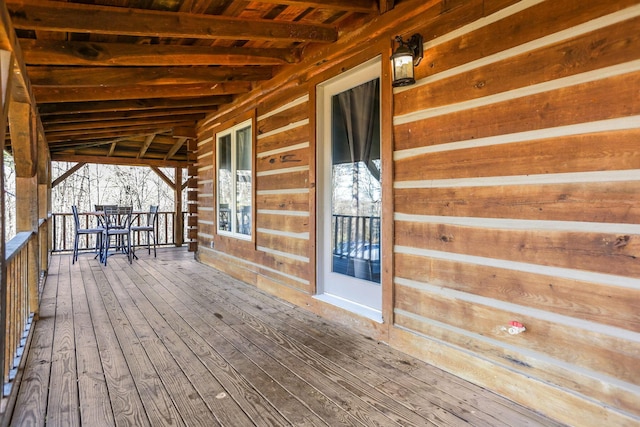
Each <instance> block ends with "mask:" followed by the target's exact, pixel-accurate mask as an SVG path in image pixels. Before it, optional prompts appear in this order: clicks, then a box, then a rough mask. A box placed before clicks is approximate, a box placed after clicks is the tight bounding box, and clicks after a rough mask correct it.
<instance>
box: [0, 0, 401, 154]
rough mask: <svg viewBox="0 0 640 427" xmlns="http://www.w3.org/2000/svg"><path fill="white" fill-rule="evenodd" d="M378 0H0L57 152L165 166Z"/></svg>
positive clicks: (373, 9) (371, 12)
mask: <svg viewBox="0 0 640 427" xmlns="http://www.w3.org/2000/svg"><path fill="white" fill-rule="evenodd" d="M380 1H381V2H382V5H379V4H378V1H376V0H351V1H348V2H347V1H343V0H312V1H303V0H260V1H252V2H248V1H244V0H184V1H183V0H66V1H53V0H7V1H5V2H3V3H4V4H2V5H0V7H2V8H3V9H4V10H5V11H6V12H5V13H6V14H7V15H8V16H10V19H11V24H12V25H13V27H14V28H15V29H16V34H17V37H18V41H19V45H20V47H21V51H22V55H23V59H24V63H25V64H26V73H27V74H28V76H29V84H30V87H31V90H32V93H33V95H34V97H35V100H36V103H37V109H38V112H39V114H40V118H41V121H42V124H43V128H44V132H45V135H46V138H47V141H48V143H49V145H50V150H51V153H52V159H54V160H62V159H65V160H67V161H75V162H95V161H98V160H99V159H100V158H101V157H104V158H107V157H108V159H109V160H108V162H113V163H118V162H121V163H122V164H140V163H142V164H145V162H147V163H146V164H149V165H156V166H158V167H160V166H163V164H162V163H157V162H162V161H165V162H167V164H172V165H175V164H182V165H187V164H188V162H189V156H188V153H187V147H188V145H189V144H187V143H186V142H187V141H189V139H193V137H194V135H195V127H196V124H197V122H198V121H199V120H202V119H203V118H204V117H205V116H206V114H208V113H212V112H215V111H216V110H217V108H218V106H221V105H224V104H229V103H233V102H234V100H235V99H236V98H237V97H238V96H241V95H243V94H245V93H247V92H249V91H251V90H252V89H253V88H254V87H256V86H257V85H258V84H260V83H261V82H265V81H268V80H270V79H271V78H273V77H274V76H275V75H276V74H277V73H278V71H279V70H280V67H281V66H283V65H286V64H291V63H296V62H300V61H301V60H302V58H303V56H304V52H305V51H306V48H307V46H310V45H314V44H317V45H325V46H326V45H328V44H331V43H335V42H336V41H337V40H338V37H339V34H343V33H344V32H345V31H346V30H348V29H349V28H348V26H349V25H354V24H353V23H355V22H362V19H371V18H373V17H375V16H377V15H378V14H379V13H381V11H383V12H384V11H386V10H388V9H389V8H390V6H389V4H391V5H393V1H391V2H390V1H388V0H380ZM391 7H393V6H391ZM5 8H6V9H5ZM7 15H5V16H7ZM9 136H10V135H9ZM10 148H11V146H10V141H9V149H10ZM191 161H193V160H191ZM100 162H104V163H107V161H98V163H100Z"/></svg>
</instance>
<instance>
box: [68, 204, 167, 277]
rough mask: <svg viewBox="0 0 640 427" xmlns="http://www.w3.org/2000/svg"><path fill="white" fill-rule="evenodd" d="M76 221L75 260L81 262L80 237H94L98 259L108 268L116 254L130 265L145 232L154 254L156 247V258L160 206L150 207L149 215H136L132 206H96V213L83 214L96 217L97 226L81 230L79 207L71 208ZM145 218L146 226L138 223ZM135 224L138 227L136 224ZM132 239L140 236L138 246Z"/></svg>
mask: <svg viewBox="0 0 640 427" xmlns="http://www.w3.org/2000/svg"><path fill="white" fill-rule="evenodd" d="M71 210H72V212H73V220H74V224H75V236H74V242H73V260H72V263H75V262H76V261H77V260H78V247H79V242H80V236H90V235H94V236H95V239H96V240H95V241H96V245H95V252H96V258H99V260H100V262H101V263H103V264H104V265H107V259H108V257H109V256H110V255H113V254H115V253H122V254H124V255H126V257H127V259H128V261H129V263H132V262H133V259H134V258H137V256H136V254H135V247H136V246H138V245H139V243H140V234H141V233H146V235H147V239H146V246H147V250H148V253H149V254H151V245H152V244H153V256H154V257H155V256H156V223H157V217H158V206H153V205H152V206H150V207H149V210H148V211H146V212H136V211H134V210H133V207H131V206H118V205H95V210H94V211H92V212H86V213H83V214H82V215H93V216H95V218H96V221H95V224H94V225H92V226H91V227H88V226H87V227H86V228H82V227H81V225H80V214H79V213H78V207H77V206H76V205H73V206H71ZM141 215H145V216H146V223H144V224H140V221H136V220H137V219H138V217H139V216H141ZM134 224H135V225H134ZM133 236H137V238H138V240H137V244H136V242H133V240H132V238H133ZM110 250H112V252H111V253H110V252H109V251H110Z"/></svg>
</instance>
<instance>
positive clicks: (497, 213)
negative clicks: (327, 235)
mask: <svg viewBox="0 0 640 427" xmlns="http://www.w3.org/2000/svg"><path fill="white" fill-rule="evenodd" d="M638 28H640V0H615V1H611V0H588V1H582V2H551V1H539V0H521V1H514V0H447V1H444V0H443V1H441V2H438V1H431V2H420V1H417V0H407V1H406V2H399V3H398V4H397V5H396V7H395V8H394V10H391V11H389V12H387V13H385V14H383V15H381V16H380V17H379V18H377V19H375V20H373V21H372V23H370V24H367V25H364V26H363V30H362V32H361V34H349V36H348V37H342V38H341V39H340V40H338V42H337V43H336V44H335V45H331V46H322V47H314V46H309V47H308V50H307V51H306V53H305V55H304V57H303V60H302V62H301V63H300V64H296V65H290V66H285V67H283V70H282V72H281V73H279V74H277V75H276V76H275V77H274V79H273V80H272V81H270V82H268V83H265V84H263V85H261V86H260V87H259V88H257V89H256V90H255V91H254V92H253V93H252V94H250V95H247V96H244V97H240V98H238V100H237V102H236V104H235V105H234V107H236V108H238V111H233V110H222V111H220V112H218V113H215V114H212V116H211V117H209V118H208V119H207V120H205V121H204V122H203V123H201V135H200V138H199V139H200V141H201V145H200V146H199V154H200V156H199V164H200V165H201V167H202V169H201V172H200V175H199V179H203V180H204V181H205V182H204V183H203V184H201V187H199V188H202V191H204V192H205V193H207V194H213V195H214V197H213V200H211V199H210V198H209V196H203V197H202V198H200V199H199V201H200V203H201V208H202V209H204V211H199V218H200V221H201V222H200V226H201V228H200V230H201V231H202V234H201V235H200V246H199V254H198V256H199V257H200V259H201V260H202V261H204V262H206V263H208V264H210V265H213V266H215V267H217V268H219V269H221V270H223V271H225V272H228V273H229V274H231V275H233V276H235V277H238V278H240V279H242V280H244V281H246V282H249V283H253V284H256V285H257V286H259V287H261V288H263V289H266V290H268V291H269V292H272V293H276V294H278V295H280V296H282V297H283V298H285V299H286V300H288V301H290V302H293V303H295V304H298V305H301V306H304V307H306V308H308V309H310V310H313V311H314V312H316V313H319V314H322V315H325V316H331V317H334V318H337V319H339V320H340V321H341V322H343V323H347V324H349V325H351V326H352V327H354V328H362V329H363V330H364V329H367V328H369V329H368V330H371V331H372V333H371V336H373V337H375V338H383V339H385V340H388V342H389V343H390V344H391V345H392V346H394V347H397V348H400V349H402V350H404V351H407V352H409V353H411V354H413V355H416V356H418V357H421V358H423V359H424V360H427V361H429V362H431V363H433V364H435V365H437V366H438V367H440V368H443V369H446V370H448V371H450V372H452V373H454V374H456V375H458V376H460V377H463V378H465V379H468V380H471V381H473V382H475V383H477V384H480V385H482V386H484V387H486V388H488V389H491V390H493V391H495V392H497V393H500V394H502V395H505V396H507V397H509V398H510V399H513V400H514V401H517V402H519V403H522V404H524V405H527V406H530V407H532V408H535V409H536V410H538V411H540V412H542V413H544V414H546V415H549V416H551V417H553V418H555V419H558V420H560V421H562V422H564V423H567V424H570V425H583V426H601V425H612V426H614V425H615V426H622V425H638V424H639V423H640V406H638V404H637V402H638V401H640V373H639V371H638V368H637V366H639V365H640V363H639V362H640V360H639V359H640V302H639V301H640V267H639V266H638V262H637V258H638V257H639V256H640V221H639V220H640V207H639V206H640V203H639V202H640V200H639V197H640V196H639V194H640V31H638ZM413 32H420V33H421V34H423V35H424V36H425V40H426V43H425V57H424V59H423V61H422V63H421V65H420V66H419V67H417V68H416V77H417V80H418V81H417V83H416V84H415V85H413V86H409V87H406V88H399V89H395V90H394V97H393V107H392V108H393V126H392V134H393V149H394V151H393V163H392V164H393V178H394V180H393V206H389V207H388V209H389V211H391V210H392V212H390V214H389V215H388V216H387V218H391V217H393V222H392V223H386V224H384V225H383V226H384V227H385V229H386V230H388V229H390V228H391V227H393V235H394V237H393V251H392V253H390V252H391V249H389V251H390V252H389V253H385V254H384V256H385V257H387V256H388V255H393V269H392V270H391V271H386V272H385V274H384V275H383V276H384V277H385V278H388V279H385V280H383V283H382V286H383V288H384V289H385V292H390V293H392V294H393V295H392V297H390V298H388V301H389V306H391V305H392V307H391V309H392V311H393V314H394V316H393V319H392V320H390V321H388V322H386V323H385V324H383V325H379V326H375V327H374V328H377V329H374V328H372V327H371V325H370V324H368V323H366V322H365V321H364V320H363V319H362V318H360V317H358V316H353V315H350V314H347V313H345V312H343V311H340V310H332V309H330V308H327V306H326V304H324V303H322V302H319V301H318V300H317V299H314V298H312V292H313V289H314V285H315V279H314V277H313V275H314V271H315V268H316V266H315V265H314V264H313V263H314V262H315V257H314V255H313V250H314V244H315V241H314V238H313V233H314V232H315V218H314V217H315V211H316V209H317V206H316V205H315V160H316V159H315V139H314V137H313V134H314V132H315V128H316V125H315V118H314V117H312V116H313V113H310V111H313V108H314V107H313V105H312V104H313V103H314V102H315V96H314V94H313V91H314V90H315V86H314V84H315V83H318V82H321V81H324V80H326V79H327V78H330V77H333V76H335V75H336V74H338V73H339V72H340V70H341V69H348V68H350V67H352V66H355V65H357V64H358V63H361V62H364V61H365V60H366V59H370V58H372V57H374V56H376V55H380V54H381V55H382V56H383V57H387V56H388V54H389V53H390V50H389V51H387V50H385V49H386V48H387V47H386V45H385V46H383V45H382V43H378V44H376V43H374V42H373V41H374V40H379V39H386V40H388V41H389V43H388V46H391V42H392V40H393V37H394V36H395V35H397V34H402V35H404V36H406V35H408V34H412V33H413ZM356 59H358V61H360V59H362V60H361V61H360V62H358V61H356ZM385 81H386V83H385ZM307 82H309V83H308V86H306V87H308V89H309V90H310V91H311V92H310V93H308V94H306V93H304V92H303V91H304V90H305V89H304V88H305V84H307ZM383 84H390V82H389V80H385V78H383ZM387 89H388V87H387ZM256 106H257V116H258V120H257V124H256V126H257V128H256V130H257V134H258V141H257V144H256V182H255V189H256V193H255V197H256V198H255V205H256V215H255V230H256V236H255V242H249V243H248V242H237V241H236V240H234V239H228V238H221V237H220V236H217V235H215V227H214V225H213V224H214V217H213V215H214V212H213V209H212V206H215V190H213V189H211V190H210V189H209V188H210V187H208V185H209V183H211V185H214V184H215V179H214V177H213V176H212V175H211V174H212V173H213V171H212V170H211V169H210V168H208V169H207V168H206V166H210V165H211V164H212V162H213V161H214V160H213V156H212V153H211V150H212V148H211V147H212V142H211V141H212V140H211V132H212V129H214V128H215V126H216V124H217V123H219V122H223V121H227V120H230V119H233V118H235V117H236V116H239V115H240V114H242V113H243V112H244V111H249V110H251V109H253V108H256ZM387 111H388V110H387ZM310 114H311V116H310ZM386 129H387V131H389V128H386ZM387 170H390V168H388V169H387ZM203 203H204V205H203ZM391 208H392V209H391ZM203 225H204V226H203ZM209 233H212V235H211V236H210V235H209ZM212 242H213V243H214V248H213V249H211V243H212ZM387 247H388V248H390V245H388V246H387ZM391 286H393V288H392V289H390V287H391ZM391 301H392V302H391ZM387 308H388V307H387ZM385 319H386V318H385ZM512 320H517V321H520V322H522V323H524V325H525V327H526V331H525V332H524V333H522V334H520V335H510V334H509V333H508V332H507V331H506V328H507V327H508V326H509V322H510V321H512ZM365 325H366V326H365ZM385 328H386V329H385Z"/></svg>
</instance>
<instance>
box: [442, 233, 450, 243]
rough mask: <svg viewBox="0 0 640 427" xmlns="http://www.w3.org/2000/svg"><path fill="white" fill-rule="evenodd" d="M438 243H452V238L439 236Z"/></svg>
mask: <svg viewBox="0 0 640 427" xmlns="http://www.w3.org/2000/svg"><path fill="white" fill-rule="evenodd" d="M440 241H442V242H445V243H449V242H453V236H446V235H444V234H443V235H442V236H440Z"/></svg>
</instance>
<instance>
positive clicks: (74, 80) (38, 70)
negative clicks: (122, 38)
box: [27, 66, 273, 87]
mask: <svg viewBox="0 0 640 427" xmlns="http://www.w3.org/2000/svg"><path fill="white" fill-rule="evenodd" d="M27 72H28V73H29V79H31V84H32V85H34V86H77V87H81V86H99V87H113V86H122V85H123V84H126V85H135V84H141V85H166V84H211V83H214V82H230V81H259V80H269V79H270V78H271V77H272V76H273V72H272V69H271V67H260V66H256V67H128V68H120V67H118V68H115V67H82V68H78V67H27Z"/></svg>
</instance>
